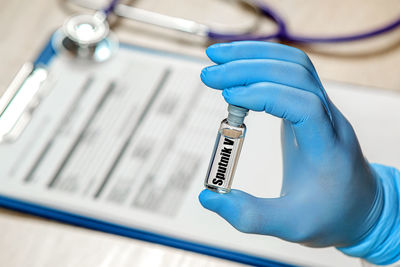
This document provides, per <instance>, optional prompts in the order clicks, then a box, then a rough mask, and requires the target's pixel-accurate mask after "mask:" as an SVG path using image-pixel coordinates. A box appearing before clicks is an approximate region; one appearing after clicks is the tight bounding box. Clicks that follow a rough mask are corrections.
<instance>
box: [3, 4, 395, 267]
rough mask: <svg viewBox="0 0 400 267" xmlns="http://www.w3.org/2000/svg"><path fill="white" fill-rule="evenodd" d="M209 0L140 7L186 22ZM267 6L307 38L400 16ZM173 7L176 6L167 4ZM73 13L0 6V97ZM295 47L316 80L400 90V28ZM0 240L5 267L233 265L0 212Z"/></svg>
mask: <svg viewBox="0 0 400 267" xmlns="http://www.w3.org/2000/svg"><path fill="white" fill-rule="evenodd" d="M209 1H212V0H208V1H205V0H190V1H188V0H164V1H162V2H160V1H158V2H157V3H158V4H157V5H156V1H139V3H138V4H139V5H141V6H144V7H148V8H152V9H153V10H156V11H163V12H166V13H168V14H177V15H181V14H184V15H187V14H188V13H187V11H193V9H199V10H200V9H201V8H205V7H204V5H205V3H207V2H209ZM265 1H266V2H268V3H271V4H272V5H273V6H275V7H276V8H277V10H279V12H281V13H282V14H283V15H284V16H285V17H286V18H290V20H289V27H290V30H292V31H294V32H299V33H304V34H306V33H307V34H326V35H330V34H336V33H338V32H342V33H351V32H358V31H359V30H361V29H371V28H373V27H377V26H379V25H381V24H384V23H387V22H388V21H391V20H393V19H394V18H395V17H396V16H398V15H399V14H400V4H399V2H398V0H386V1H385V2H384V3H383V2H382V1H376V0H348V1H342V2H340V1H339V2H338V1H337V0H329V1H328V0H327V1H318V0H308V1H304V0H268V1H267V0H265ZM172 2H173V3H175V4H174V5H171V3H172ZM189 2H191V4H192V6H190V5H189ZM341 3H342V4H341ZM170 6H174V8H173V9H171V8H169V7H170ZM192 7H193V8H192ZM199 10H197V11H195V12H194V13H193V14H194V15H196V16H198V18H199V19H203V20H204V19H207V16H206V17H204V16H205V15H209V16H212V17H213V19H215V20H217V21H218V20H220V21H224V20H223V19H222V18H219V14H220V13H221V12H220V10H214V12H200V11H199ZM78 11H82V9H79V8H76V7H71V6H70V5H66V4H65V3H64V1H61V0H58V1H54V0H53V1H52V0H13V1H1V2H0V51H1V59H2V61H1V64H0V73H1V75H0V93H1V92H2V91H3V90H4V89H5V88H6V87H7V85H8V84H9V82H10V81H11V79H12V77H13V75H14V74H15V73H16V72H17V71H18V69H19V68H20V66H21V65H22V63H23V62H25V61H27V60H29V59H31V60H32V59H33V58H34V57H35V55H37V53H38V52H39V51H40V50H41V48H42V46H43V44H44V42H45V41H46V40H47V38H48V37H49V35H50V34H51V33H52V32H53V31H54V30H55V29H56V28H58V27H59V26H60V25H61V24H62V23H63V21H64V19H65V18H66V17H67V16H68V15H70V14H72V13H74V12H78ZM211 11H212V10H211ZM224 12H225V11H224ZM226 12H229V10H228V11H226ZM223 15H225V13H224V14H223ZM246 18H247V17H246ZM230 19H231V20H233V21H235V22H237V21H238V20H237V19H235V18H230ZM243 20H245V19H243ZM116 24H117V25H116V32H117V34H118V36H119V38H120V39H121V40H122V41H124V42H131V43H134V44H137V45H141V46H148V47H152V48H156V49H164V50H169V51H179V52H180V53H185V54H190V55H197V56H204V48H205V47H206V44H205V42H202V41H199V40H196V39H191V38H188V37H187V36H181V35H176V34H175V33H169V32H165V31H162V30H159V29H154V28H152V27H147V26H143V25H140V24H138V23H133V22H129V21H125V20H123V21H118V22H117V23H116ZM271 27H272V26H271V25H270V24H269V23H268V22H265V24H264V25H263V29H264V28H265V29H266V30H269V29H270V28H271ZM300 48H302V49H304V50H305V51H306V52H307V53H309V55H310V57H311V59H312V61H313V62H314V64H315V66H316V68H317V70H318V71H319V74H320V76H321V77H323V78H325V79H332V80H339V81H345V82H350V83H356V84H361V85H368V86H374V87H380V88H388V89H395V90H400V74H399V70H398V66H399V64H400V29H397V30H395V31H392V32H391V33H389V34H385V35H384V36H382V37H379V38H374V39H372V40H368V41H360V42H354V43H346V44H336V45H315V46H304V47H300ZM0 235H1V238H0V265H1V266H8V267H14V266H30V267H34V266H52V267H53V266H113V267H119V266H234V264H233V263H231V262H227V261H223V260H219V259H215V258H211V257H207V256H203V255H198V254H195V253H190V252H185V251H181V250H177V249H173V248H167V247H163V246H159V245H155V244H149V243H145V242H141V241H137V240H131V239H126V238H123V237H119V236H114V235H108V234H104V233H99V232H94V231H90V230H86V229H81V228H77V227H73V226H68V225H63V224H59V223H55V222H52V221H47V220H43V219H39V218H35V217H32V216H28V215H24V214H19V213H16V212H11V211H7V210H3V209H0ZM237 265H238V266H239V264H237Z"/></svg>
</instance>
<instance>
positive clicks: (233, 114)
mask: <svg viewBox="0 0 400 267" xmlns="http://www.w3.org/2000/svg"><path fill="white" fill-rule="evenodd" d="M228 112H229V114H228V118H227V120H228V123H229V125H232V126H235V127H239V126H241V125H242V124H243V121H244V118H245V117H246V116H247V113H248V112H249V110H248V109H247V108H242V107H238V106H234V105H230V104H229V105H228Z"/></svg>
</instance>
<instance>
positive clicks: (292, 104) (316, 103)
mask: <svg viewBox="0 0 400 267" xmlns="http://www.w3.org/2000/svg"><path fill="white" fill-rule="evenodd" d="M222 95H223V96H224V98H225V100H226V102H228V103H229V104H232V105H236V106H240V107H244V108H248V109H251V110H254V111H265V112H267V113H269V114H271V115H273V116H276V117H279V118H282V119H285V120H288V121H290V122H291V123H292V126H293V131H294V133H295V137H296V139H297V140H296V142H297V143H298V145H299V146H303V147H307V148H308V149H311V150H313V151H314V150H315V149H318V150H320V149H328V148H326V147H325V146H326V144H331V143H332V142H326V141H327V140H331V139H330V138H333V137H334V135H335V132H334V129H333V128H332V124H331V123H330V120H329V117H328V115H327V113H326V110H325V109H324V106H323V104H322V103H321V100H320V99H319V97H317V96H316V95H315V94H312V93H310V92H306V91H302V90H298V89H297V88H293V87H289V86H285V85H281V84H276V83H271V82H261V83H255V84H251V85H248V86H238V87H232V88H228V89H225V90H223V92H222ZM324 144H325V145H324ZM316 152H317V151H316Z"/></svg>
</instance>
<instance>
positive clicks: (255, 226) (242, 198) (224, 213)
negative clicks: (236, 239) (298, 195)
mask: <svg viewBox="0 0 400 267" xmlns="http://www.w3.org/2000/svg"><path fill="white" fill-rule="evenodd" d="M199 200H200V203H201V205H202V206H203V207H204V208H206V209H209V210H211V211H213V212H215V213H217V214H219V215H220V216H221V217H223V218H224V219H225V220H226V221H228V222H229V223H230V224H231V225H232V226H233V227H235V228H236V229H237V230H239V231H241V232H244V233H255V234H264V235H272V236H277V237H281V238H282V237H285V236H286V235H287V233H285V232H286V231H287V229H290V227H289V228H287V227H288V226H292V220H291V218H292V216H291V214H290V209H288V208H287V207H288V205H287V200H286V199H285V198H284V197H281V198H257V197H254V196H252V195H249V194H247V193H245V192H243V191H240V190H232V191H231V192H229V193H227V194H218V193H215V192H213V191H210V190H207V189H205V190H203V191H202V192H201V193H200V195H199ZM285 229H286V230H285Z"/></svg>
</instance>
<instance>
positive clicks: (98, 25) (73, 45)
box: [53, 12, 118, 62]
mask: <svg viewBox="0 0 400 267" xmlns="http://www.w3.org/2000/svg"><path fill="white" fill-rule="evenodd" d="M53 47H54V48H55V50H56V51H57V52H66V53H68V54H70V55H72V56H73V57H76V58H79V59H84V60H91V61H97V62H101V61H105V60H107V59H109V58H110V57H111V56H112V55H113V54H114V53H115V52H116V50H117V49H118V40H117V38H116V37H115V35H114V34H112V33H111V32H110V28H109V26H108V23H107V20H106V17H105V16H104V15H103V14H102V13H100V12H98V13H96V14H94V15H77V16H73V17H70V18H69V19H67V21H66V22H65V23H64V25H63V27H62V28H61V29H59V30H58V31H57V32H56V33H55V35H54V37H53Z"/></svg>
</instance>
